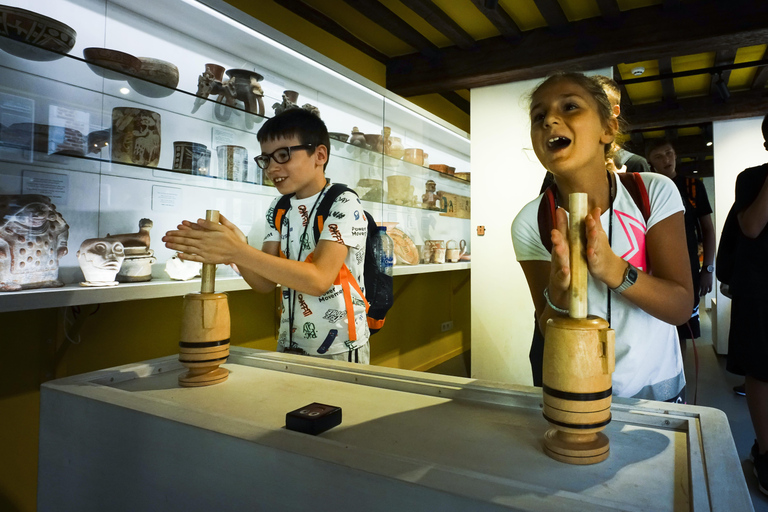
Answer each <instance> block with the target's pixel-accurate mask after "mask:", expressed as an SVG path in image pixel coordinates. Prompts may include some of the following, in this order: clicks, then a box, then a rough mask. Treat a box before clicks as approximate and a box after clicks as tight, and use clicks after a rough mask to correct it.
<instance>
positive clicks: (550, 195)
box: [537, 183, 557, 253]
mask: <svg viewBox="0 0 768 512" xmlns="http://www.w3.org/2000/svg"><path fill="white" fill-rule="evenodd" d="M556 210H557V185H555V184H554V183H553V184H551V185H550V186H549V187H547V189H546V190H545V191H544V193H543V194H542V195H541V201H540V202H539V213H538V215H537V220H538V222H539V238H540V239H541V243H542V244H544V247H545V248H546V249H547V252H549V253H551V252H552V230H553V229H554V228H555V211H556Z"/></svg>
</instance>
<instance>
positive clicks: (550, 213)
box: [538, 172, 651, 266]
mask: <svg viewBox="0 0 768 512" xmlns="http://www.w3.org/2000/svg"><path fill="white" fill-rule="evenodd" d="M616 176H618V177H619V179H620V180H621V183H622V185H624V188H626V189H627V192H629V195H630V196H632V200H633V201H634V202H635V204H636V205H637V207H638V209H639V210H640V212H641V213H642V214H643V220H645V222H646V223H647V222H648V218H649V217H650V216H651V202H650V199H649V198H648V189H647V188H645V183H644V182H643V178H642V177H641V176H640V173H637V172H617V173H616ZM556 194H557V185H555V184H554V183H552V184H551V185H550V186H548V187H547V189H546V190H545V191H544V195H543V196H541V202H540V203H539V213H538V222H539V238H540V239H541V243H542V244H544V247H546V249H547V252H552V237H551V235H550V233H551V232H552V230H553V229H554V227H555V211H556V210H557V195H556ZM649 266H650V264H649Z"/></svg>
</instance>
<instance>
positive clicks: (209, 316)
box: [179, 210, 229, 387]
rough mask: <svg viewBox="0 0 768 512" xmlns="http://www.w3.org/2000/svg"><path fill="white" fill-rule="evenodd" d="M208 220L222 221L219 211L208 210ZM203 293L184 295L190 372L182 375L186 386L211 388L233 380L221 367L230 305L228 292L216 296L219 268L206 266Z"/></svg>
mask: <svg viewBox="0 0 768 512" xmlns="http://www.w3.org/2000/svg"><path fill="white" fill-rule="evenodd" d="M205 218H206V220H209V221H212V222H218V220H219V212H218V210H207V211H206V213H205ZM201 275H202V285H201V288H200V293H188V294H187V295H185V296H184V310H183V318H182V324H181V341H180V342H179V361H180V362H181V364H183V365H184V366H186V367H187V368H188V369H189V371H187V372H186V373H183V374H182V375H179V384H180V385H181V386H184V387H194V386H209V385H211V384H218V383H219V382H224V381H225V380H227V377H229V371H228V370H227V369H226V368H219V365H220V364H223V363H224V362H226V360H227V357H229V304H228V303H227V294H226V293H215V292H214V288H215V276H216V265H212V264H208V263H203V271H202V274H201Z"/></svg>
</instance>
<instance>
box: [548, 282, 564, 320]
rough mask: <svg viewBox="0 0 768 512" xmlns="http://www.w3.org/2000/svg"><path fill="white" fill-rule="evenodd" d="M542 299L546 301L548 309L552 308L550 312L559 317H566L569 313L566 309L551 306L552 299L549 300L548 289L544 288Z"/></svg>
mask: <svg viewBox="0 0 768 512" xmlns="http://www.w3.org/2000/svg"><path fill="white" fill-rule="evenodd" d="M544 298H545V299H547V304H549V307H550V308H552V311H554V312H555V313H560V314H561V315H567V314H568V313H569V311H568V310H567V309H563V308H560V307H557V306H555V305H554V304H552V299H550V298H549V288H544Z"/></svg>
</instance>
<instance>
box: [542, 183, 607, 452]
mask: <svg viewBox="0 0 768 512" xmlns="http://www.w3.org/2000/svg"><path fill="white" fill-rule="evenodd" d="M569 205H570V208H569V221H568V242H569V244H570V259H571V287H570V307H569V316H568V318H564V317H555V318H551V319H549V321H548V322H547V328H546V333H545V336H544V339H545V342H544V362H543V378H542V381H543V382H542V384H543V395H544V409H543V414H544V418H545V419H546V420H547V421H548V422H549V423H550V425H552V428H551V429H549V430H547V432H546V434H544V451H545V453H546V454H547V455H549V456H550V457H552V458H553V459H555V460H559V461H561V462H567V463H569V464H595V463H597V462H601V461H603V460H605V459H606V458H608V455H609V453H610V447H609V441H608V437H607V436H606V435H605V434H603V433H602V432H601V431H602V430H603V429H604V428H605V426H606V425H608V423H610V421H611V393H612V388H611V374H612V373H613V370H614V362H615V355H614V347H615V339H614V331H613V329H611V328H610V327H609V325H608V322H606V321H605V320H603V319H602V318H599V317H595V316H587V272H588V269H587V262H586V259H585V257H584V254H585V253H584V240H585V233H586V232H585V228H584V219H585V217H586V215H587V194H583V193H577V194H571V195H570V196H569Z"/></svg>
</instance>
